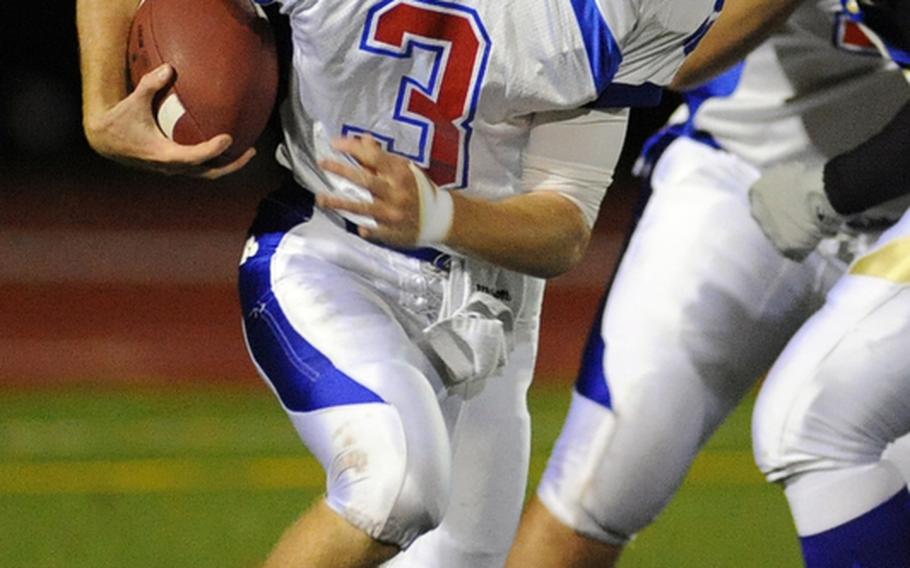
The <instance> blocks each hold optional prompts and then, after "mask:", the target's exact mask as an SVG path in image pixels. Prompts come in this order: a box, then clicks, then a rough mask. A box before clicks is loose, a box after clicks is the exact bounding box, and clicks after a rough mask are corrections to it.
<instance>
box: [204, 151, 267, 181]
mask: <svg viewBox="0 0 910 568" xmlns="http://www.w3.org/2000/svg"><path fill="white" fill-rule="evenodd" d="M255 155H256V149H255V148H248V149H247V151H246V152H244V153H243V154H242V155H241V156H240V157H239V158H237V159H236V160H234V161H233V162H231V163H230V164H228V165H226V166H220V167H217V168H208V169H206V170H203V171H202V173H201V174H199V177H202V178H205V179H218V178H220V177H224V176H226V175H228V174H232V173H234V172H236V171H237V170H239V169H240V168H242V167H244V166H245V165H247V164H248V163H250V160H252V159H253V157H254V156H255Z"/></svg>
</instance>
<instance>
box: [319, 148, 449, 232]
mask: <svg viewBox="0 0 910 568" xmlns="http://www.w3.org/2000/svg"><path fill="white" fill-rule="evenodd" d="M332 147H333V148H335V149H336V150H338V151H340V152H346V153H347V154H349V155H350V156H351V157H353V158H354V159H355V160H357V162H358V163H359V164H360V166H361V167H359V168H358V167H355V166H352V165H351V164H344V163H341V162H336V161H333V160H322V161H320V166H322V168H324V169H325V170H326V171H329V172H332V173H334V174H337V175H340V176H342V177H344V178H346V179H348V180H350V181H352V182H354V183H356V184H357V185H359V186H361V187H363V188H364V189H366V190H367V191H369V192H370V194H371V195H372V197H373V201H372V202H371V203H367V202H362V201H354V200H351V199H347V198H344V197H340V196H337V195H327V194H319V195H317V196H316V200H317V203H318V204H319V206H320V207H324V208H327V209H335V210H338V211H345V212H348V213H353V214H355V215H362V216H366V217H372V218H373V220H375V221H376V227H375V228H368V227H360V228H359V233H360V236H362V237H364V238H367V239H372V240H377V241H382V242H384V243H386V244H390V245H394V246H400V247H413V246H419V245H427V244H435V243H439V242H442V241H444V240H445V237H446V235H447V234H448V232H449V229H450V228H451V225H452V218H453V211H454V208H453V204H452V197H451V195H449V193H448V192H447V191H445V190H441V189H439V188H437V187H436V186H435V185H434V184H433V182H431V181H430V180H429V179H428V178H427V177H426V175H425V174H424V173H423V172H421V171H420V170H419V169H417V167H416V166H414V165H413V164H412V163H411V161H410V160H407V159H406V158H403V157H401V156H397V155H395V154H391V153H389V152H386V151H385V150H384V149H383V148H382V146H381V145H380V144H379V143H378V142H377V141H376V140H375V139H374V138H373V137H372V136H370V135H366V136H364V137H362V138H353V137H351V138H340V139H338V140H335V141H333V142H332Z"/></svg>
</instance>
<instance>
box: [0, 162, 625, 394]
mask: <svg viewBox="0 0 910 568" xmlns="http://www.w3.org/2000/svg"><path fill="white" fill-rule="evenodd" d="M274 183H275V179H274V177H273V176H272V175H271V173H270V172H263V171H262V170H261V169H260V170H255V169H252V170H251V171H250V172H248V173H247V174H245V175H244V176H241V177H238V178H237V179H234V180H231V181H229V182H221V183H218V184H199V183H196V182H191V181H185V180H183V181H175V180H172V179H165V178H157V177H148V176H143V175H138V174H124V173H122V172H117V173H115V174H107V175H106V177H104V176H86V177H85V178H84V179H81V180H75V181H63V180H60V179H52V178H48V177H43V178H35V177H33V176H31V177H27V178H22V179H19V180H16V179H9V178H8V179H7V180H6V181H5V182H4V189H3V192H2V195H0V251H2V253H0V254H2V257H0V386H2V385H20V386H24V385H39V384H50V383H59V382H70V383H72V382H110V381H113V382H144V381H169V382H179V381H240V382H247V383H249V384H251V385H257V386H258V379H257V378H256V375H255V372H254V371H253V369H252V366H251V365H250V364H249V362H248V360H247V356H246V352H245V348H244V345H243V341H242V337H241V334H240V324H239V319H240V313H239V308H238V305H237V300H236V293H235V289H234V273H235V269H236V260H237V257H238V254H239V250H240V246H241V244H242V242H243V238H244V232H245V230H246V224H247V223H248V221H249V219H250V218H251V216H252V214H253V211H254V208H255V204H256V202H257V201H258V200H259V198H260V196H261V195H262V194H264V193H265V192H266V191H267V190H268V189H269V188H270V187H271V186H273V185H274ZM98 187H105V188H114V189H105V190H104V191H99V190H98V189H94V188H98ZM250 187H255V188H257V189H256V190H255V191H251V190H250V189H249V188H250ZM121 188H122V189H121ZM633 200H634V192H633V191H630V190H629V189H627V188H614V190H612V191H611V193H610V194H609V195H608V198H607V203H606V205H605V207H604V213H603V214H602V215H601V219H600V220H599V222H598V226H597V230H596V232H595V239H594V240H593V242H592V245H591V248H590V250H589V254H588V257H587V260H586V261H585V263H584V264H583V266H581V267H580V268H579V269H577V270H576V271H574V272H572V273H570V274H568V275H566V276H563V277H560V278H558V279H555V280H554V281H552V282H551V284H550V286H549V290H548V293H547V297H546V302H545V305H544V312H543V333H542V337H541V346H540V358H539V363H538V371H539V376H540V377H541V378H542V379H546V378H561V379H567V378H570V377H571V376H572V375H573V374H574V372H575V370H576V368H577V365H578V358H579V354H580V352H581V349H582V346H583V343H584V341H585V338H586V336H587V333H588V328H589V326H590V324H591V322H592V320H593V318H594V315H595V312H596V310H597V307H598V302H599V299H600V296H601V293H602V289H603V285H604V282H605V281H606V279H607V278H608V276H609V275H610V273H611V272H612V268H613V263H614V262H615V258H616V254H617V251H618V247H619V244H620V242H621V240H622V235H623V233H624V231H625V228H626V227H627V225H628V222H629V218H630V213H631V205H632V201H633Z"/></svg>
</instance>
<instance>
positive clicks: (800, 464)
mask: <svg viewBox="0 0 910 568" xmlns="http://www.w3.org/2000/svg"><path fill="white" fill-rule="evenodd" d="M908 259H910V216H908V215H905V217H904V219H902V220H901V222H900V223H899V224H898V225H896V226H895V227H893V228H892V229H890V230H889V231H887V232H886V233H885V234H884V235H883V236H882V237H881V239H880V240H879V241H878V243H877V244H876V245H875V247H873V249H872V250H871V251H870V252H868V253H867V254H865V255H864V256H862V257H860V258H859V259H857V260H856V261H855V262H854V263H853V264H852V265H851V267H850V269H849V271H848V273H847V274H846V275H845V276H844V277H843V278H842V279H841V280H840V281H839V282H838V283H837V284H836V285H835V287H834V288H832V290H831V291H830V293H829V294H828V299H827V302H826V304H825V306H824V307H823V308H822V309H821V310H820V311H819V313H817V314H816V315H815V316H813V317H812V319H810V320H809V321H808V322H807V323H806V324H805V326H803V328H802V329H800V331H799V333H798V334H797V335H796V336H795V337H794V338H793V340H792V341H791V342H790V343H789V344H788V345H787V348H786V350H785V351H784V353H783V354H782V355H781V357H780V359H779V361H778V362H777V363H776V364H775V366H774V369H773V370H772V372H771V374H770V375H769V377H768V381H767V383H766V384H765V385H764V387H763V388H762V392H761V395H760V397H759V399H758V402H757V404H756V408H755V416H754V426H753V433H754V437H755V444H754V447H755V452H756V459H757V461H758V463H759V466H760V467H761V468H762V470H763V471H765V473H766V474H767V475H768V476H769V478H771V479H780V478H785V477H788V476H790V475H793V474H795V473H801V472H804V471H808V470H816V469H829V468H832V467H839V466H845V465H851V464H858V463H873V462H876V461H878V460H879V459H880V457H881V454H882V451H883V450H884V449H885V447H886V445H887V444H889V443H891V442H893V441H894V440H895V439H897V438H899V437H900V436H902V435H904V434H906V433H908V432H910V357H908V356H907V348H908V346H910V261H908Z"/></svg>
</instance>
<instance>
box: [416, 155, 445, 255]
mask: <svg viewBox="0 0 910 568" xmlns="http://www.w3.org/2000/svg"><path fill="white" fill-rule="evenodd" d="M409 165H410V166H411V172H413V173H414V180H415V181H416V182H417V195H418V198H419V199H420V226H419V227H418V230H417V244H418V245H420V246H424V245H434V244H439V243H442V242H443V241H445V238H446V237H447V236H448V235H449V229H451V228H452V220H453V219H454V217H455V204H454V203H453V202H452V196H451V195H450V194H449V192H448V191H446V190H444V189H439V188H438V187H436V184H434V183H433V182H432V181H431V180H430V178H428V177H427V175H426V174H425V173H424V172H423V170H421V169H420V168H418V167H417V166H416V165H415V164H414V162H410V164H409Z"/></svg>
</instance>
